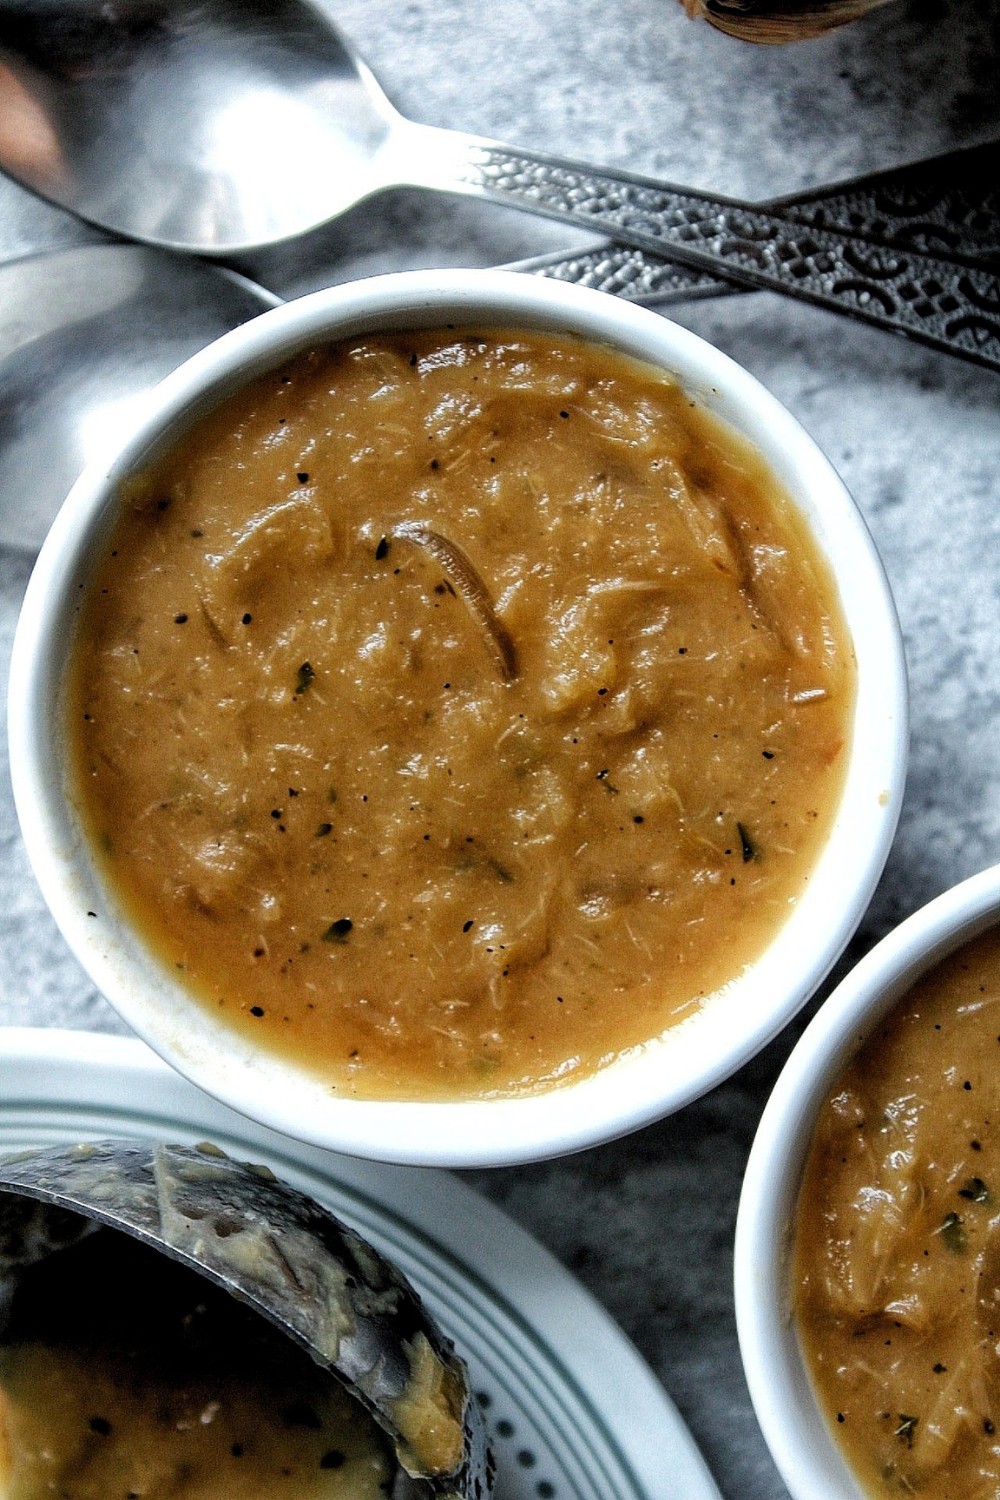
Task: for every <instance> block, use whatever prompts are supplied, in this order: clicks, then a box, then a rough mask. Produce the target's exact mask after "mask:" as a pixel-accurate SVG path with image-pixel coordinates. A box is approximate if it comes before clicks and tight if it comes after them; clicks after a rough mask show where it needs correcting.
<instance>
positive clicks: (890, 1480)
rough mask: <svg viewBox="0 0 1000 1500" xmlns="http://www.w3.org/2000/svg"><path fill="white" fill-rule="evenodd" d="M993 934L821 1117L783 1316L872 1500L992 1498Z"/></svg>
mask: <svg viewBox="0 0 1000 1500" xmlns="http://www.w3.org/2000/svg"><path fill="white" fill-rule="evenodd" d="M998 1064H1000V931H998V930H992V931H990V932H987V933H985V934H984V935H983V936H981V937H979V938H977V939H976V940H975V941H973V942H971V943H969V944H967V945H966V946H965V947H963V948H962V949H960V950H959V952H957V953H956V954H954V955H952V956H951V957H950V958H948V959H946V960H945V961H944V962H943V963H941V964H940V965H939V966H938V967H937V968H935V969H934V970H932V972H931V973H929V974H928V975H926V976H925V977H924V978H923V979H922V980H921V981H920V982H919V983H918V984H917V985H916V986H915V987H914V988H913V989H912V990H911V991H910V993H909V994H908V995H907V996H905V997H904V999H903V1000H902V1001H901V1002H900V1003H899V1005H898V1006H897V1007H896V1008H895V1009H894V1010H893V1012H892V1013H891V1014H890V1016H889V1017H888V1018H887V1019H886V1020H885V1021H884V1022H883V1023H882V1024H881V1025H880V1026H879V1027H878V1029H877V1030H876V1031H875V1032H874V1033H873V1034H872V1035H871V1036H870V1037H869V1039H868V1040H867V1042H866V1043H865V1045H864V1046H863V1047H862V1048H861V1051H860V1052H859V1053H858V1055H857V1057H856V1058H855V1059H854V1061H853V1062H852V1063H851V1065H850V1067H849V1068H847V1069H846V1070H845V1072H844V1073H843V1075H842V1076H841V1078H840V1079H838V1081H837V1083H836V1085H835V1087H834V1088H833V1090H832V1091H831V1093H830V1095H829V1097H828V1099H827V1101H826V1103H825V1105H824V1107H823V1109H822V1111H821V1114H820V1117H819V1121H818V1124H817V1128H816V1132H815V1135H814V1138H813V1143H812V1148H811V1152H810V1156H809V1161H808V1165H807V1168H806V1174H805V1177H804V1180H803V1184H802V1189H801V1194H800V1198H799V1207H798V1212H797V1217H796V1240H795V1260H794V1278H795V1285H796V1287H797V1299H796V1312H797V1320H798V1325H799V1329H800V1332H801V1339H802V1344H803V1348H804V1352H805V1355H806V1360H807V1363H808V1365H809V1368H810V1370H811V1372H812V1377H813V1380H814V1382H815V1386H816V1391H817V1395H818V1397H819V1400H820V1404H821V1406H822V1407H823V1409H824V1410H825V1412H826V1413H827V1415H828V1417H829V1418H830V1421H831V1423H832V1424H833V1427H834V1430H835V1433H836V1437H837V1439H838V1440H839V1442H840V1444H841V1446H842V1448H843V1450H844V1453H845V1456H846V1457H847V1459H848V1460H849V1462H850V1464H851V1466H852V1467H853V1468H854V1469H855V1471H856V1472H857V1474H858V1477H859V1479H860V1481H861V1482H862V1484H863V1485H864V1486H865V1487H866V1489H867V1490H868V1491H869V1492H870V1493H871V1494H872V1495H878V1496H889V1495H919V1496H922V1497H926V1500H958V1497H961V1500H986V1497H988V1496H989V1497H992V1496H994V1495H996V1494H998V1493H1000V1432H998V1429H1000V1360H998V1352H997V1351H998V1348H1000V1274H998V1273H1000V1066H998Z"/></svg>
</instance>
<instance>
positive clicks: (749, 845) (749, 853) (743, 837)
mask: <svg viewBox="0 0 1000 1500" xmlns="http://www.w3.org/2000/svg"><path fill="white" fill-rule="evenodd" d="M736 832H737V833H738V834H739V836H740V853H741V854H742V855H743V863H744V864H745V865H748V864H749V863H750V861H751V860H752V859H759V858H760V851H759V850H758V848H757V845H756V844H755V843H754V841H753V839H752V838H751V837H750V835H749V834H748V833H747V831H746V829H745V828H744V826H743V824H742V823H737V825H736Z"/></svg>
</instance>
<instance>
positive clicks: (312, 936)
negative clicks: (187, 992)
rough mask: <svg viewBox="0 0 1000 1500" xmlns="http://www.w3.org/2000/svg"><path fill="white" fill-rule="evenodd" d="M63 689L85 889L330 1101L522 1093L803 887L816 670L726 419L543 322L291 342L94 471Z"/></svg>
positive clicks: (846, 686) (822, 608) (838, 776)
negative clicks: (88, 877)
mask: <svg viewBox="0 0 1000 1500" xmlns="http://www.w3.org/2000/svg"><path fill="white" fill-rule="evenodd" d="M123 511H124V513H123V516H122V519H121V522H120V524H119V525H118V529H117V531H116V533H115V535H114V537H113V540H112V542H111V545H110V547H109V550H108V554H107V556H106V557H105V559H104V562H103V564H102V565H101V568H100V571H99V574H98V576H97V579H96V583H95V586H94V587H93V588H92V589H91V591H90V595H89V598H88V599H87V600H86V602H85V605H84V607H83V613H82V620H81V625H80V629H79V633H78V639H77V642H76V646H75V658H74V660H75V665H74V666H73V669H72V689H71V693H70V712H71V714H72V721H73V739H74V743H75V754H76V760H77V781H78V787H79V796H80V800H81V803H82V804H83V807H84V810H85V816H86V818H87V819H88V820H89V822H90V824H91V826H92V828H93V830H94V834H95V843H96V844H97V846H98V847H99V848H100V849H101V850H102V851H103V858H104V861H105V864H106V868H107V870H108V872H109V875H110V878H111V880H112V882H113V884H114V886H115V887H116V889H117V890H118V891H119V892H120V894H121V896H122V898H123V899H124V900H125V901H126V903H127V904H129V905H130V906H131V908H132V909H133V911H134V912H135V914H136V915H137V916H138V919H139V921H140V923H141V924H142V926H143V927H144V928H145V929H146V931H147V932H148V933H149V934H150V936H151V937H152V938H153V940H154V942H155V944H156V945H157V947H158V948H159V950H160V951H161V952H162V954H163V956H164V958H165V960H166V961H167V963H169V964H170V965H172V966H176V969H177V971H178V972H179V973H180V974H181V975H182V977H183V978H184V980H185V981H186V982H187V983H188V984H189V985H190V987H191V990H192V991H193V992H194V993H195V994H197V995H199V996H200V997H202V998H203V1000H204V1002H205V1003H206V1004H207V1005H210V1006H212V1007H215V1008H216V1009H217V1010H218V1011H219V1013H220V1014H222V1015H224V1016H225V1017H226V1018H227V1019H228V1020H229V1021H231V1022H232V1024H233V1025H234V1026H237V1027H239V1028H241V1029H243V1030H244V1031H246V1032H249V1033H250V1034H251V1035H252V1036H253V1038H254V1040H255V1041H256V1042H259V1044H260V1045H261V1046H264V1047H267V1048H270V1049H274V1050H277V1051H279V1052H281V1053H283V1054H286V1055H289V1056H293V1057H295V1058H297V1059H299V1060H300V1061H301V1062H304V1063H305V1064H306V1065H307V1066H308V1067H309V1068H310V1069H312V1070H314V1071H315V1072H317V1073H319V1074H320V1075H321V1076H323V1077H324V1078H325V1079H327V1080H328V1081H329V1083H330V1086H331V1087H332V1088H335V1089H337V1090H339V1091H342V1092H344V1093H349V1094H356V1095H360V1096H366V1097H379V1096H394V1097H445V1098H446V1097H468V1096H489V1095H493V1094H498V1095H502V1094H511V1093H517V1092H523V1091H528V1090H532V1089H537V1088H539V1087H543V1086H548V1085H552V1084H555V1083H558V1082H560V1081H563V1080H565V1079H567V1078H570V1077H572V1076H575V1075H577V1074H579V1073H580V1072H586V1071H590V1070H593V1069H595V1068H597V1067H599V1066H600V1065H601V1064H602V1063H603V1062H605V1061H606V1060H608V1059H610V1058H612V1057H614V1056H616V1055H617V1054H619V1053H621V1052H622V1051H623V1050H626V1049H629V1048H632V1047H636V1046H640V1045H642V1044H643V1043H645V1042H647V1041H649V1040H650V1039H651V1038H652V1037H655V1036H657V1035H659V1034H660V1033H662V1032H663V1031H664V1030H665V1029H666V1028H668V1027H669V1026H671V1025H672V1024H673V1023H675V1022H676V1021H678V1020H679V1019H681V1018H682V1017H684V1016H685V1015H687V1014H690V1013H691V1011H692V1010H693V1009H695V1008H697V1007H698V1006H700V1005H701V1004H703V1003H704V1002H705V1001H706V999H708V997H710V996H711V995H712V994H713V992H715V991H717V990H719V989H720V988H721V987H722V986H724V985H725V984H726V983H727V982H728V981H729V980H731V979H732V978H733V977H734V976H736V975H738V974H739V973H740V972H741V971H742V970H743V969H744V968H745V967H746V966H747V965H748V964H750V963H751V962H752V961H753V960H754V959H755V958H756V957H757V956H758V955H759V954H760V952H761V951H762V949H763V948H764V947H765V946H766V944H767V943H768V941H769V940H770V938H771V937H772V936H773V934H774V932H775V931H776V929H777V928H778V927H779V926H780V925H781V924H782V922H783V921H784V919H785V917H786V915H787V914H788V912H789V909H790V907H791V906H792V905H793V904H794V903H795V901H796V900H797V899H798V897H799V896H800V894H801V893H802V891H803V889H804V887H805V884H806V882H807V881H808V878H809V873H810V870H811V868H812V866H813V864H814V862H815V859H816V857H817V853H818V851H819V849H820V848H821V846H822V843H823V841H824V839H825V837H826V834H827V831H828V828H829V826H830V822H831V819H832V816H833V812H834V809H835V806H836V802H837V798H838V795H839V792H840V789H841V786H842V781H843V775H844V767H845V761H846V745H847V742H848V741H849V738H850V732H851V721H852V713H853V695H854V660H853V652H852V648H851V643H850V641H849V639H847V637H846V632H845V627H844V624H843V620H842V617H841V614H840V610H839V605H838V601H837V599H836V595H835V591H834V589H833V586H832V583H831V580H830V578H829V577H828V574H827V572H826V569H825V565H824V564H823V562H822V560H821V558H820V557H819V555H818V553H817V550H816V548H815V545H814V544H813V543H812V541H811V539H810V538H809V536H808V534H807V531H806V528H805V526H804V525H803V523H802V522H801V520H800V518H799V517H798V515H797V512H796V511H795V509H794V507H793V506H792V505H791V503H790V502H789V501H787V500H786V499H785V497H784V496H783V495H782V494H781V493H780V491H779V489H778V487H777V485H776V483H775V481H774V479H773V476H771V474H770V473H769V472H768V471H767V469H766V468H765V466H764V465H763V463H762V462H761V460H760V459H759V458H758V457H757V456H756V454H755V453H754V452H752V451H751V450H750V448H749V447H748V445H747V444H746V443H745V442H743V441H742V440H741V439H739V438H738V437H737V436H736V435H735V434H733V433H731V432H729V431H728V430H726V429H724V428H723V427H722V426H721V425H720V424H719V423H718V422H717V421H715V420H713V419H712V418H710V417H709V416H708V415H707V414H706V413H705V412H703V411H701V410H699V409H698V408H697V407H696V406H695V405H694V404H693V403H692V402H691V401H690V400H689V398H688V397H686V396H685V394H684V393H683V391H682V390H681V389H680V388H679V387H678V386H677V385H676V384H674V383H673V382H672V381H670V380H669V379H667V378H666V377H664V376H662V375H660V374H659V373H658V372H656V371H653V370H651V369H648V368H646V367H644V366H641V365H639V364H638V363H635V362H633V361H629V360H627V359H625V358H624V357H622V356H620V355H617V354H615V353H614V352H612V351H609V350H605V349H602V348H599V347H594V346H591V345H588V344H586V343H583V342H580V341H576V340H572V339H569V338H565V339H560V338H557V337H554V336H549V335H544V336H543V335H536V334H530V333H522V332H516V331H515V332H510V333H506V332H504V333H497V332H496V331H490V332H485V333H482V334H480V333H479V332H477V331H474V330H470V331H458V332H456V331H455V330H444V331H437V332H429V333H428V332H417V333H406V334H399V335H397V336H386V337H369V338H365V339H363V340H357V341H351V342H348V343H344V344H342V345H339V346H334V347H332V348H328V349H322V350H319V351H316V352H313V353H310V354H307V355H305V356H302V357H300V358H298V359H297V360H295V361H294V362H293V363H291V364H289V365H288V366H287V367H285V368H283V369H281V370H279V371H277V372H276V373H274V374H273V375H270V376H268V377H266V378H265V379H263V380H261V381H259V382H258V383H256V384H255V385H253V386H251V387H249V388H248V389H246V390H244V391H241V392H240V393H239V394H238V395H236V396H235V397H233V398H232V399H230V400H228V401H227V402H226V403H225V404H224V405H223V406H222V407H221V408H220V409H219V410H217V411H216V412H214V413H213V414H212V415H210V416H209V417H208V418H207V419H205V420H203V421H202V422H200V423H199V424H198V425H197V426H196V427H195V429H194V430H193V431H192V432H191V433H190V434H189V435H188V436H187V437H185V439H184V440H183V441H182V442H180V443H178V444H177V445H176V446H175V448H174V449H173V450H172V451H171V452H169V453H168V454H167V455H166V456H165V457H164V458H163V459H162V460H160V461H158V462H157V463H156V465H155V467H154V468H153V469H152V470H151V471H150V472H149V473H148V474H146V475H145V476H144V478H143V479H142V480H141V481H139V482H137V483H136V484H135V486H134V489H133V491H132V492H131V493H130V494H129V495H128V497H127V503H126V504H125V505H124V507H123Z"/></svg>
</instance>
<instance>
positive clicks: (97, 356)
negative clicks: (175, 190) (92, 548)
mask: <svg viewBox="0 0 1000 1500" xmlns="http://www.w3.org/2000/svg"><path fill="white" fill-rule="evenodd" d="M278 300H279V299H278V298H276V297H274V296H272V295H271V293H270V292H266V291H264V289H263V288H262V287H259V286H256V285H255V284H254V283H253V282H252V281H248V280H246V278H245V277H242V276H237V275H236V274H235V273H234V272H232V271H224V270H220V269H217V268H215V267H212V266H205V265H201V264H199V263H198V262H196V261H189V260H183V259H180V258H179V257H177V256H172V255H166V254H163V253H161V252H158V251H155V250H150V249H146V248H144V247H141V246H138V245H88V246H80V247H76V248H74V249H71V250H61V251H56V252H53V253H52V254H48V255H38V256H31V257H28V258H26V259H24V260H17V261H11V262H10V263H9V264H7V265H4V266H0V546H3V547H12V548H15V549H17V550H19V551H22V552H36V551H37V550H38V548H39V547H40V546H41V544H42V541H43V540H44V538H45V534H46V532H47V531H48V529H49V525H50V523H51V521H52V518H53V517H54V516H55V513H56V511H57V510H58V509H59V506H60V505H61V504H62V502H63V500H64V499H65V497H66V495H67V493H68V492H69V490H70V488H71V486H72V485H73V482H74V481H75V479H76V478H77V476H78V475H79V474H80V472H81V470H82V469H83V468H84V467H85V465H86V464H87V463H88V462H90V461H91V460H92V459H94V458H96V457H98V456H99V455H100V454H101V453H102V452H103V451H105V450H107V449H109V448H111V447H113V446H115V445H117V444H118V443H120V442H121V441H122V440H123V438H124V437H125V436H126V435H127V433H128V430H129V429H130V427H131V426H132V425H134V423H135V422H136V421H137V420H138V419H139V416H140V414H141V412H142V409H143V405H144V403H145V401H146V399H147V397H148V394H149V392H150V391H151V390H152V388H153V387H154V386H155V385H156V384H157V383H158V382H159V381H160V380H162V379H163V377H164V375H166V374H168V373H169V372H170V371H171V370H173V369H175V368H176V367H177V366H178V365H179V364H182V363H183V361H184V360H185V359H187V358H188V356H189V355H191V354H194V353H195V352H196V350H198V349H202V348H204V346H205V345H206V344H209V343H211V342H212V340H213V339H215V338H218V337H219V336H220V335H221V334H223V333H226V332H228V331H229V329H231V328H236V327H238V326H239V324H241V323H245V322H246V321H247V319H248V318H252V317H253V316H254V315H255V314H256V313H259V312H262V311H263V310H264V309H265V308H268V307H273V306H275V305H276V304H277V302H278Z"/></svg>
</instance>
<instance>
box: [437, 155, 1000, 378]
mask: <svg viewBox="0 0 1000 1500" xmlns="http://www.w3.org/2000/svg"><path fill="white" fill-rule="evenodd" d="M424 129H425V130H426V134H427V145H428V146H430V147H431V148H432V149H431V150H430V151H429V152H428V153H427V154H426V155H425V157H424V163H425V166H426V167H427V172H426V175H425V177H423V178H422V179H421V180H422V181H424V182H425V185H427V186H435V187H449V188H450V189H451V191H457V192H467V193H471V194H474V195H477V196H481V197H485V198H489V199H492V200H494V201H496V202H501V203H507V204H510V205H512V206H516V207H520V208H525V209H529V210H532V211H533V212H535V213H542V214H545V215H547V216H549V217H552V218H559V219H565V220H568V221H569V222H570V223H573V224H577V225H579V226H581V227H583V228H587V229H594V230H597V231H600V232H603V233H605V234H608V235H610V236H611V237H613V238H614V239H615V240H617V241H619V242H621V243H623V244H626V245H631V246H634V247H635V248H637V249H639V250H641V251H643V252H646V253H647V254H650V253H651V254H652V255H653V256H656V255H660V256H664V257H667V258H669V259H670V260H671V261H675V262H677V263H678V264H679V265H681V266H686V267H688V268H690V269H691V270H692V271H694V272H696V273H701V275H702V277H704V275H705V274H706V273H707V275H708V276H709V277H710V278H716V279H717V278H720V277H721V278H722V279H724V280H726V281H728V282H731V283H735V284H737V285H742V286H746V287H764V288H768V289H770V290H772V291H777V292H783V293H785V294H786V295H790V296H792V297H795V298H798V299H800V300H803V301H806V302H812V303H816V304H817V305H819V306H821V307H826V308H829V309H831V310H832V311H835V312H840V313H844V314H846V315H847V316H849V317H854V318H858V319H861V320H862V321H864V322H867V323H873V324H875V325H876V326H878V327H881V328H887V329H889V330H891V331H893V332H896V333H900V334H903V335H905V336H906V337H908V338H912V339H917V340H919V341H920V342H922V343H925V344H929V345H931V346H932V347H934V348H938V349H944V350H946V351H947V352H949V353H952V354H958V355H961V356H963V357H964V358H966V359H970V360H973V361H975V362H977V363H979V364H985V365H988V366H991V367H992V368H1000V274H998V267H1000V252H998V250H997V245H998V242H1000V235H998V234H997V229H996V226H997V219H998V215H997V207H996V203H995V201H994V202H993V203H992V204H991V203H989V202H987V200H986V194H985V193H984V194H982V195H981V196H980V198H979V205H982V204H984V203H985V207H984V208H982V219H983V224H984V225H986V226H987V233H986V234H985V236H981V235H978V234H975V233H973V234H972V236H971V237H972V239H973V240H974V241H975V243H977V244H980V245H986V246H992V255H976V254H967V253H966V252H965V251H964V250H963V249H962V248H961V247H962V245H963V244H967V243H968V240H969V235H970V231H971V230H975V228H976V225H977V219H976V210H975V209H974V208H973V204H972V200H971V199H968V200H963V202H962V208H963V211H962V212H961V213H960V224H961V223H964V226H965V228H964V233H965V236H966V237H965V238H964V239H963V238H962V235H961V234H960V235H959V236H958V240H957V242H955V243H949V238H950V235H951V230H950V227H949V225H948V224H947V222H946V220H947V217H948V215H947V212H946V210H942V211H941V214H940V215H939V216H938V217H935V216H934V215H933V214H932V217H931V221H930V223H929V224H928V225H927V226H926V227H925V228H924V229H923V231H922V234H921V235H918V236H917V237H916V243H915V244H914V242H913V241H911V240H908V239H907V237H906V234H905V232H904V225H905V222H906V218H907V213H906V203H907V201H908V199H907V198H906V195H903V199H902V202H901V203H899V204H896V205H895V211H893V202H894V200H893V197H892V194H891V193H890V194H889V195H888V196H886V195H885V194H884V193H883V191H882V190H881V189H879V190H877V191H875V192H874V193H873V192H872V190H871V189H870V188H866V185H865V184H864V183H862V184H859V185H858V187H857V189H852V188H851V187H850V186H848V187H847V188H845V189H844V190H843V192H842V193H841V194H840V195H839V197H838V206H837V211H836V212H833V213H831V212H830V211H829V206H828V205H826V204H825V203H824V199H823V196H822V195H821V194H819V195H814V196H812V197H810V198H807V199H805V200H804V201H802V202H797V201H791V202H789V201H778V202H774V203H771V204H766V205H765V204H761V205H756V204H748V203H741V202H736V201H733V200H731V199H722V198H712V197H710V196H708V195H707V194H704V193H701V192H697V191H695V190H692V189H686V188H675V187H671V186H670V185H669V184H664V183H658V182H655V181H652V180H649V179H644V178H639V177H635V176H632V175H631V174H629V173H625V172H621V173H619V172H605V171H601V170H597V169H595V168H592V167H589V166H585V165H583V164H582V163H576V162H571V161H565V160H563V159H560V158H558V157H550V156H541V155H535V154H531V153H528V152H523V151H519V150H514V149H511V148H509V147H506V146H502V145H499V144H496V143H494V142H490V141H483V140H479V139H477V138H475V137H457V136H456V135H455V134H454V133H452V132H438V131H434V130H427V128H426V127H425V128H424ZM445 135H447V136H448V137H449V144H448V146H447V147H445V148H444V149H443V150H442V151H441V153H440V156H439V158H438V160H437V161H436V162H435V159H434V158H435V153H434V151H433V144H434V138H435V137H439V136H445ZM460 148H461V149H460ZM986 149H987V150H992V149H995V148H986ZM435 166H439V167H441V166H443V167H445V168H446V169H450V174H451V180H450V181H449V182H445V181H444V180H442V178H441V177H440V176H439V177H438V178H437V179H436V180H435V181H433V182H431V181H430V178H431V176H433V175H434V169H435ZM942 180H943V181H945V182H946V180H947V177H946V173H944V175H943V179H942ZM986 180H987V182H989V181H990V179H989V178H987V179H986ZM995 180H996V179H995V176H994V178H993V183H994V192H993V198H994V200H995V197H996V189H995ZM958 197H959V198H961V194H959V195H958ZM942 201H943V199H942ZM956 203H957V200H956ZM989 226H992V228H990V227H989ZM982 227H983V225H979V228H982ZM945 231H947V232H945ZM868 235H870V236H871V237H870V238H869V237H867V236H868ZM883 236H885V237H884V238H883Z"/></svg>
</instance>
